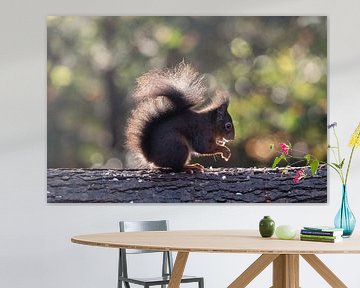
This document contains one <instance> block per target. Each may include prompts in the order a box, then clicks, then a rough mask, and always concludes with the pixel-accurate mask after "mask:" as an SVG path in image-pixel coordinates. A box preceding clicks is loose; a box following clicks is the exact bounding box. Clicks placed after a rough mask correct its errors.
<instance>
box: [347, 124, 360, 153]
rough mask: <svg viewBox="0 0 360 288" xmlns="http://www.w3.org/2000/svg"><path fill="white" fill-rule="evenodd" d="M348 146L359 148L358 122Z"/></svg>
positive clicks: (359, 132)
mask: <svg viewBox="0 0 360 288" xmlns="http://www.w3.org/2000/svg"><path fill="white" fill-rule="evenodd" d="M349 146H356V147H360V122H359V124H358V126H357V127H356V129H355V131H354V133H353V134H352V136H351V138H350V142H349Z"/></svg>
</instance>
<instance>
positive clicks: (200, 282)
mask: <svg viewBox="0 0 360 288" xmlns="http://www.w3.org/2000/svg"><path fill="white" fill-rule="evenodd" d="M199 288H204V279H200V280H199Z"/></svg>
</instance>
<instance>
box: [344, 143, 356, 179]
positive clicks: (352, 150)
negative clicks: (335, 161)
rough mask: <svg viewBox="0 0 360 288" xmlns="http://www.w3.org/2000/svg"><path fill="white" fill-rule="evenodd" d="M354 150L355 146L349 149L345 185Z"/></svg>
mask: <svg viewBox="0 0 360 288" xmlns="http://www.w3.org/2000/svg"><path fill="white" fill-rule="evenodd" d="M354 150H355V145H354V146H353V148H352V149H351V154H350V158H349V163H348V165H347V169H346V177H345V185H346V183H347V180H348V176H349V169H350V164H351V160H352V157H353V154H354Z"/></svg>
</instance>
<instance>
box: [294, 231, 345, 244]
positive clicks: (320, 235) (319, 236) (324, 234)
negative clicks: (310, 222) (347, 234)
mask: <svg viewBox="0 0 360 288" xmlns="http://www.w3.org/2000/svg"><path fill="white" fill-rule="evenodd" d="M342 235H343V229H341V228H334V227H304V228H303V229H301V232H300V239H301V240H302V241H316V242H329V243H336V242H339V241H342V239H343V238H342Z"/></svg>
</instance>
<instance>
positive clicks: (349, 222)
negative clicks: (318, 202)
mask: <svg viewBox="0 0 360 288" xmlns="http://www.w3.org/2000/svg"><path fill="white" fill-rule="evenodd" d="M334 224H335V227H336V228H342V229H344V234H343V237H344V238H348V237H350V236H351V234H352V233H353V231H354V228H355V224H356V219H355V216H354V214H353V213H352V212H351V210H350V207H349V203H348V198H347V191H346V185H343V187H342V200H341V207H340V209H339V211H338V213H337V214H336V217H335V220H334Z"/></svg>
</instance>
